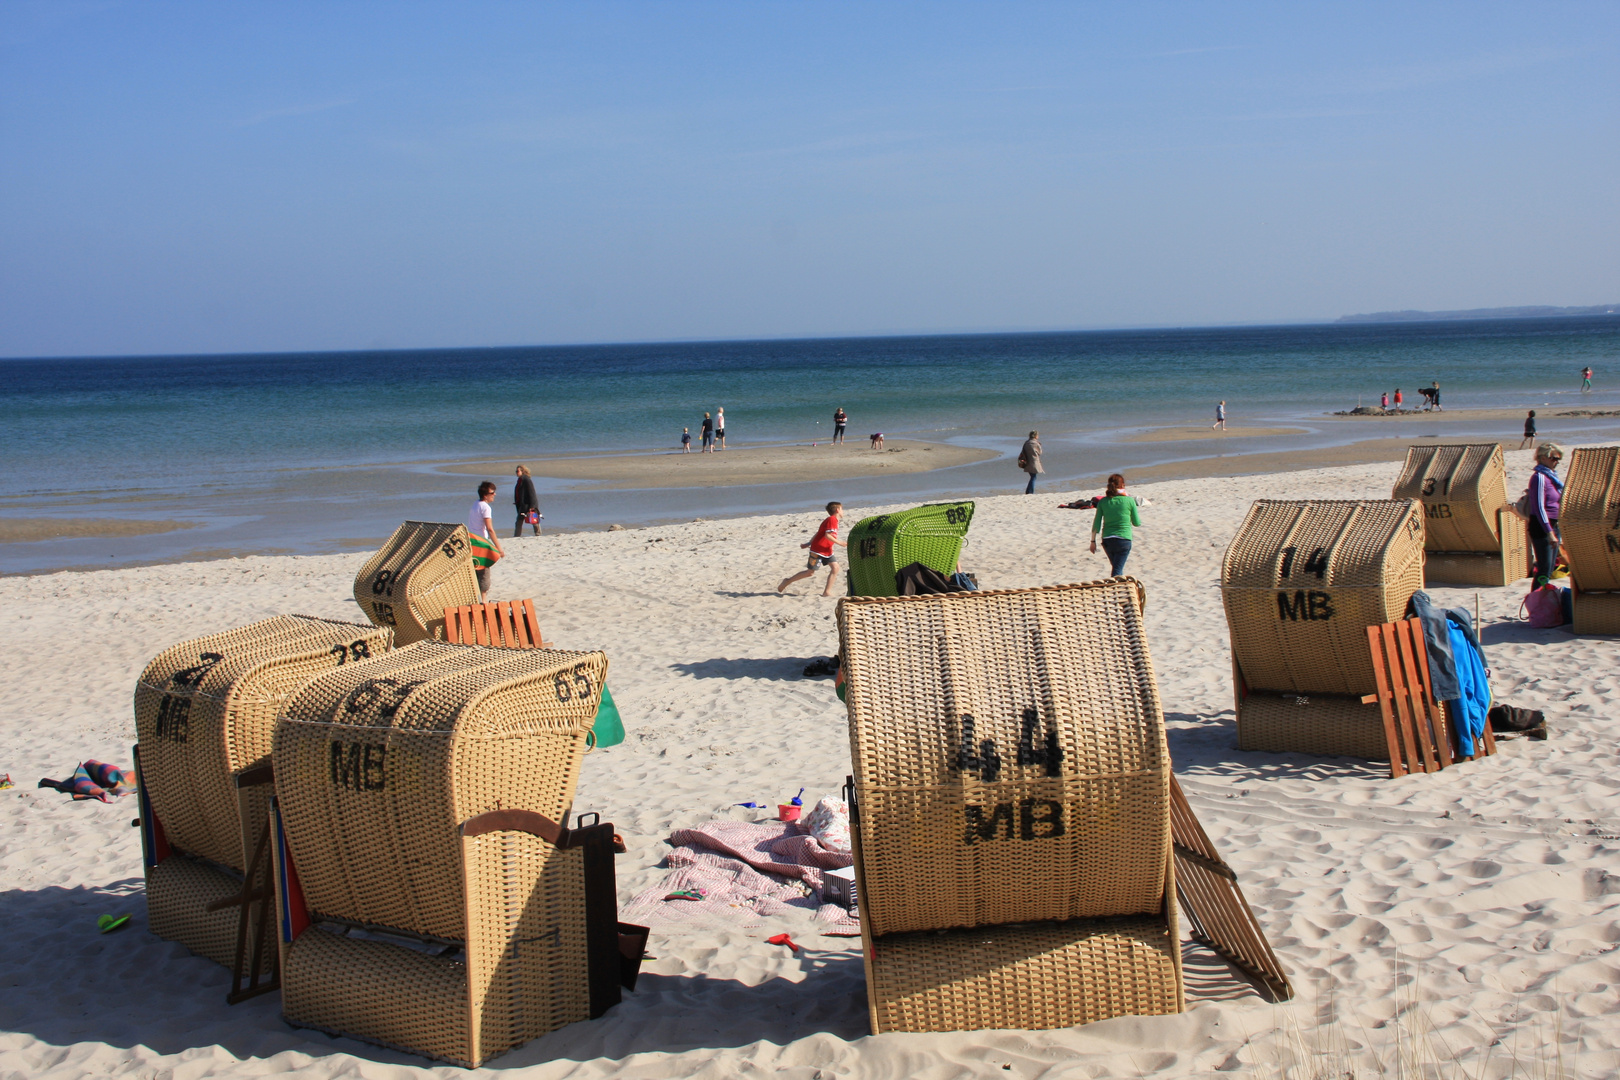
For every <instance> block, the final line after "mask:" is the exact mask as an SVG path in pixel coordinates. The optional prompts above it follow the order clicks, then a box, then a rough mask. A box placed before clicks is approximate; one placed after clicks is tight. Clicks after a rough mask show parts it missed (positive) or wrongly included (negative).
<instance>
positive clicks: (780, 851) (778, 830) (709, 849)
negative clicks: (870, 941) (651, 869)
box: [619, 821, 861, 937]
mask: <svg viewBox="0 0 1620 1080" xmlns="http://www.w3.org/2000/svg"><path fill="white" fill-rule="evenodd" d="M669 842H670V844H671V845H673V848H674V850H672V851H671V852H670V853H669V870H670V872H669V875H668V876H667V877H666V878H664V881H663V883H662V884H660V885H658V886H657V887H656V888H652V889H648V890H647V891H646V892H643V893H641V894H640V895H638V896H637V897H635V899H633V900H631V901H630V903H629V904H627V905H625V907H624V910H623V911H621V912H620V913H619V917H620V918H622V919H625V920H626V921H628V922H636V923H641V924H643V925H647V926H658V925H660V924H663V925H669V924H681V923H686V924H691V923H712V922H715V921H724V922H728V923H733V924H737V923H740V924H741V925H742V926H745V927H751V926H759V925H761V923H762V920H763V919H764V918H765V917H766V916H770V915H782V914H786V913H787V912H788V911H789V910H791V909H794V908H798V909H800V910H813V911H814V912H815V917H816V921H817V922H819V923H822V924H824V925H823V929H822V931H821V932H822V933H823V934H831V935H842V936H851V937H853V936H856V935H858V934H859V933H860V932H861V924H860V921H859V920H858V919H857V918H856V916H855V913H854V912H851V911H845V910H844V909H843V908H842V907H840V906H839V905H837V904H824V903H822V902H821V896H822V891H823V888H824V883H823V881H822V877H821V872H822V871H823V870H836V869H839V868H840V867H845V866H849V865H850V864H851V863H852V862H853V861H854V857H853V856H852V855H850V853H849V852H847V851H831V850H829V849H827V848H825V847H823V846H822V845H821V842H820V841H818V840H817V839H816V838H815V837H813V836H811V835H810V834H808V833H806V832H802V831H801V830H800V828H799V826H798V824H797V823H796V822H783V821H762V822H757V823H756V822H750V821H711V822H709V823H708V824H707V825H700V826H698V827H697V828H695V829H678V830H676V831H675V832H674V833H673V834H672V835H671V836H670V838H669ZM682 889H701V890H703V892H704V893H705V895H704V897H703V899H702V900H665V899H664V897H666V896H668V895H669V894H670V893H672V892H676V891H677V890H682Z"/></svg>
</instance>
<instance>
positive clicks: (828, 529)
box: [776, 502, 849, 596]
mask: <svg viewBox="0 0 1620 1080" xmlns="http://www.w3.org/2000/svg"><path fill="white" fill-rule="evenodd" d="M843 517H844V504H843V503H841V502H830V503H828V504H827V518H826V520H825V521H823V522H822V523H821V527H820V528H819V529H817V530H816V535H814V536H812V537H811V538H810V539H809V541H808V542H806V543H803V544H800V545H799V546H800V547H801V548H809V549H810V560H809V563H808V564H807V565H806V566H805V568H804V569H803V570H800V571H799V572H798V573H797V574H794V575H793V576H792V577H787V578H783V579H782V583H781V584H780V585H778V586H777V587H776V591H777V592H779V593H783V592H787V588H788V586H789V585H792V584H793V583H794V582H795V581H803V580H804V579H805V578H807V577H815V575H816V571H817V570H820V569H821V568H822V567H823V566H825V567H826V568H827V587H826V588H825V589H822V590H821V595H822V596H831V595H832V585H833V578H835V577H837V576H838V556H837V554H836V553H835V552H834V551H833V546H834V545H837V546H838V547H848V546H849V545H847V544H846V543H845V542H844V541H842V540H840V539H838V526H839V523H840V522H841V521H842V520H843Z"/></svg>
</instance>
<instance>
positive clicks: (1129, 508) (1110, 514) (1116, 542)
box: [1091, 473, 1142, 577]
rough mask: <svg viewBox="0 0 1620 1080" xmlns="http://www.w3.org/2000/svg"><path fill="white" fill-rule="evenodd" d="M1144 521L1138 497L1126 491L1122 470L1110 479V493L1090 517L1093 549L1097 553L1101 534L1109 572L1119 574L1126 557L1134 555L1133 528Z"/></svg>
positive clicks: (1116, 575) (1123, 569) (1123, 568)
mask: <svg viewBox="0 0 1620 1080" xmlns="http://www.w3.org/2000/svg"><path fill="white" fill-rule="evenodd" d="M1141 524H1142V514H1141V511H1139V510H1137V508H1136V500H1135V499H1133V498H1131V497H1130V496H1129V495H1126V494H1125V478H1124V477H1123V476H1121V475H1120V474H1119V473H1115V474H1114V475H1112V476H1110V477H1109V478H1108V493H1107V494H1106V495H1104V496H1103V498H1102V501H1101V502H1099V503H1098V504H1097V513H1096V514H1095V515H1094V516H1093V517H1092V519H1091V551H1092V554H1096V552H1097V534H1098V533H1101V534H1102V546H1103V550H1104V551H1105V552H1107V553H1108V573H1109V576H1111V577H1119V576H1120V575H1121V574H1123V573H1124V572H1125V560H1126V559H1128V558H1130V557H1131V529H1132V527H1133V526H1138V525H1141Z"/></svg>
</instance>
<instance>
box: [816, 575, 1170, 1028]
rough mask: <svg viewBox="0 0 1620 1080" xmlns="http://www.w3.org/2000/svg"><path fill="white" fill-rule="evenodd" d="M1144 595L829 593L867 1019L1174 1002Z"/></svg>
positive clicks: (1120, 1011) (1131, 1008) (1105, 587)
mask: <svg viewBox="0 0 1620 1080" xmlns="http://www.w3.org/2000/svg"><path fill="white" fill-rule="evenodd" d="M1141 597H1142V594H1141V591H1140V586H1138V585H1137V584H1136V582H1134V581H1132V580H1129V579H1115V580H1112V581H1108V582H1099V583H1095V584H1090V585H1070V586H1060V587H1053V588H1044V589H1024V590H1015V591H998V592H971V593H956V594H947V595H935V596H918V597H894V598H883V599H845V600H842V601H840V603H839V605H838V626H839V634H840V638H841V640H842V644H843V655H844V661H845V670H846V676H847V681H846V692H847V701H848V707H849V723H850V745H851V750H852V755H853V758H854V767H855V773H854V777H853V781H852V790H851V795H852V796H853V803H852V810H851V821H852V824H853V825H854V826H855V828H854V830H853V831H854V834H855V866H856V874H857V894H858V896H859V898H860V905H861V931H862V934H863V936H864V938H865V943H866V967H867V981H868V1000H869V1003H870V1008H871V1017H872V1028H873V1030H874V1031H875V1032H885V1031H944V1030H959V1029H978V1028H1038V1027H1066V1026H1070V1025H1074V1024H1080V1023H1087V1022H1090V1021H1093V1020H1101V1019H1105V1018H1107V1017H1112V1016H1120V1015H1124V1014H1160V1013H1173V1012H1179V1011H1180V1010H1181V1009H1182V981H1181V953H1180V948H1179V945H1178V943H1177V935H1176V919H1175V906H1174V889H1175V873H1174V869H1173V866H1172V862H1171V849H1170V839H1171V837H1170V813H1169V799H1170V794H1169V783H1170V760H1169V755H1168V751H1167V750H1166V746H1165V738H1164V722H1163V716H1162V713H1161V712H1160V707H1159V700H1158V693H1157V690H1156V688H1155V684H1154V679H1153V669H1152V665H1151V663H1150V661H1149V659H1148V652H1147V642H1146V640H1145V637H1144V635H1143V631H1142V621H1141Z"/></svg>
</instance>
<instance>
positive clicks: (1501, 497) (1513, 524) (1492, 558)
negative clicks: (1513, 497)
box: [1390, 443, 1530, 586]
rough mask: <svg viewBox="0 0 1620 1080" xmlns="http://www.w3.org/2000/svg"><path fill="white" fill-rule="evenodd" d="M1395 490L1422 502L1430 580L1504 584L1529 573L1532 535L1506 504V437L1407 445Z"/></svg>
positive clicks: (1400, 495) (1398, 494)
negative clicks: (1502, 441)
mask: <svg viewBox="0 0 1620 1080" xmlns="http://www.w3.org/2000/svg"><path fill="white" fill-rule="evenodd" d="M1390 498H1392V499H1417V500H1419V501H1420V502H1422V503H1423V514H1424V518H1425V522H1424V534H1423V548H1424V552H1425V556H1426V557H1425V565H1424V571H1423V576H1424V580H1425V581H1426V582H1450V583H1452V584H1455V585H1490V586H1503V585H1511V584H1512V583H1513V582H1515V581H1518V580H1519V579H1521V578H1526V577H1529V576H1530V536H1529V533H1528V532H1527V531H1526V526H1525V522H1524V519H1523V518H1521V517H1519V515H1518V514H1516V513H1514V511H1513V509H1512V507H1511V506H1509V505H1508V504H1509V500H1508V497H1507V467H1506V466H1505V465H1504V464H1503V461H1502V445H1501V444H1500V443H1468V444H1461V445H1454V446H1413V447H1409V448H1408V449H1407V451H1406V467H1405V468H1404V469H1403V470H1402V471H1401V476H1400V479H1398V480H1396V481H1395V490H1394V493H1393V494H1392V495H1391V496H1390Z"/></svg>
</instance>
